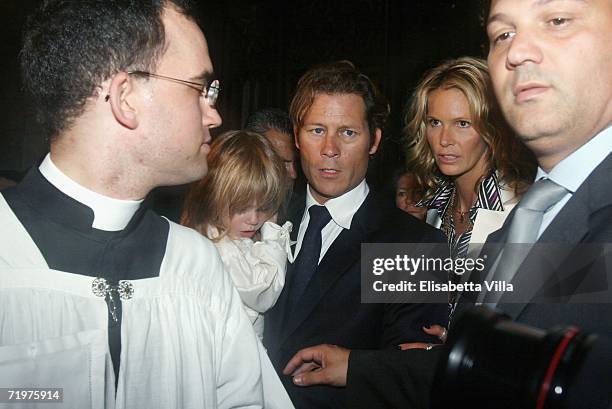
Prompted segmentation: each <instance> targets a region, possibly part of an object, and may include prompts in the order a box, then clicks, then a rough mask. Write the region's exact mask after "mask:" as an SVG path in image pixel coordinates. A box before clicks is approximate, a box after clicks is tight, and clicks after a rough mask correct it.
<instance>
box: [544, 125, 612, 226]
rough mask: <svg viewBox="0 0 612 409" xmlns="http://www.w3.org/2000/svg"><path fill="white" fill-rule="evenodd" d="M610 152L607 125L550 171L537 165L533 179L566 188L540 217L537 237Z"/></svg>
mask: <svg viewBox="0 0 612 409" xmlns="http://www.w3.org/2000/svg"><path fill="white" fill-rule="evenodd" d="M611 152H612V127H608V128H606V129H604V130H603V131H601V132H600V133H599V134H597V135H595V136H594V137H593V138H591V140H589V141H588V142H587V143H585V144H584V145H582V146H581V147H580V148H578V149H577V150H576V151H574V152H573V153H572V154H570V155H569V156H568V157H567V158H565V159H563V160H562V161H561V162H559V163H558V164H557V165H556V166H555V167H554V168H552V169H551V171H550V173H546V172H545V171H544V169H542V168H540V167H538V172H537V174H536V178H535V180H540V179H542V178H548V179H550V180H552V181H553V182H555V183H557V184H558V185H560V186H563V187H564V188H566V189H567V190H568V193H567V194H566V195H565V196H564V197H563V198H561V200H559V202H557V204H555V205H554V206H552V207H551V208H550V209H548V211H547V212H546V213H544V216H543V217H542V224H541V225H540V231H539V233H538V238H540V236H541V235H542V233H543V232H544V230H546V228H547V227H548V225H549V224H550V223H551V222H552V220H553V219H554V218H555V217H556V216H557V214H559V212H560V211H561V209H562V208H563V206H565V204H566V203H567V202H568V200H570V199H571V197H572V195H573V194H574V193H575V192H576V190H578V188H579V187H580V185H582V183H583V182H584V181H585V180H586V179H587V177H589V175H590V174H591V172H593V170H595V168H596V167H597V166H599V164H600V163H601V162H603V160H604V159H605V158H606V157H607V156H608V155H609V154H610V153H611Z"/></svg>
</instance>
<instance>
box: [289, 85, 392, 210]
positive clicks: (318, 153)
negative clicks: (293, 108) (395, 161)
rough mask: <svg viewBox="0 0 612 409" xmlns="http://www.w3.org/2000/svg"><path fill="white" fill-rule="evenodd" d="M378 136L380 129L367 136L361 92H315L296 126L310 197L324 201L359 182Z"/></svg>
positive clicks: (378, 140)
mask: <svg viewBox="0 0 612 409" xmlns="http://www.w3.org/2000/svg"><path fill="white" fill-rule="evenodd" d="M371 137H373V138H374V143H370V140H371ZM380 137H381V131H380V129H377V130H376V135H372V136H370V132H369V130H368V122H367V120H366V116H365V104H364V102H363V98H362V97H361V96H359V95H355V94H331V95H329V94H317V95H316V96H315V99H314V102H313V103H312V106H311V107H310V109H309V110H308V112H307V113H306V115H305V116H304V121H303V125H302V126H301V127H300V128H299V129H297V130H296V146H297V147H298V149H299V150H300V159H301V162H302V169H303V171H304V175H305V176H306V179H308V183H309V185H310V192H311V193H312V195H313V197H314V198H315V199H316V200H317V201H318V202H319V203H325V202H326V201H327V200H329V199H332V198H335V197H338V196H341V195H343V194H344V193H346V192H348V191H350V190H351V189H353V188H354V187H356V186H357V185H358V184H359V183H361V181H362V180H363V179H364V178H365V175H366V171H367V170H368V160H369V155H371V154H374V153H375V152H376V151H377V149H378V144H379V143H380Z"/></svg>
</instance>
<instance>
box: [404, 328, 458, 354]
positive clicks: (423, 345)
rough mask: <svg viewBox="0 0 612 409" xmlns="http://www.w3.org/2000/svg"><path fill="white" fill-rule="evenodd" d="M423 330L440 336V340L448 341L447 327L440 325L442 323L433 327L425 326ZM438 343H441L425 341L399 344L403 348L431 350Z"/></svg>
mask: <svg viewBox="0 0 612 409" xmlns="http://www.w3.org/2000/svg"><path fill="white" fill-rule="evenodd" d="M423 331H425V333H427V334H429V335H434V336H436V337H438V338H439V339H440V341H442V343H445V342H446V334H447V332H446V328H444V327H442V326H440V325H432V326H431V327H429V328H428V327H423ZM436 345H440V344H426V343H424V342H409V343H405V344H399V345H398V346H399V348H400V349H402V350H406V349H417V348H418V349H427V350H430V349H431V348H433V347H435V346H436Z"/></svg>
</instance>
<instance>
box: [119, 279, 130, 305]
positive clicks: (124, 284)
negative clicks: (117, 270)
mask: <svg viewBox="0 0 612 409" xmlns="http://www.w3.org/2000/svg"><path fill="white" fill-rule="evenodd" d="M117 291H118V292H119V298H121V299H122V300H129V299H130V298H132V297H133V296H134V286H133V285H132V283H130V282H129V281H127V280H120V281H119V287H118V288H117Z"/></svg>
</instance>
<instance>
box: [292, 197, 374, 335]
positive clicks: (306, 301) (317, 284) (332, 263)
mask: <svg viewBox="0 0 612 409" xmlns="http://www.w3.org/2000/svg"><path fill="white" fill-rule="evenodd" d="M373 204H374V200H373V198H372V193H370V194H368V197H367V198H366V200H365V201H364V203H363V204H362V205H361V207H360V208H359V210H358V211H357V213H355V216H354V217H353V221H352V223H351V228H350V229H348V230H343V231H342V233H340V235H339V236H338V237H337V238H336V239H335V240H334V242H333V243H332V245H331V247H330V248H329V249H328V250H327V252H326V253H325V256H324V257H323V259H322V260H321V262H320V263H319V266H318V267H317V271H316V273H315V274H314V276H313V277H312V279H311V280H310V282H309V283H308V285H307V286H306V289H305V291H304V294H303V295H302V298H301V299H300V301H299V306H300V308H298V309H297V310H296V311H294V315H293V316H292V317H287V318H288V319H287V321H285V322H286V323H287V324H286V326H285V328H284V329H283V330H282V335H281V338H280V341H281V344H282V343H283V342H284V341H285V340H286V339H287V337H288V336H289V335H291V334H292V333H293V332H294V331H295V330H296V329H297V328H298V327H299V326H300V325H301V324H302V323H303V322H304V321H305V320H306V319H307V318H308V316H309V315H310V314H311V313H312V311H313V310H314V309H315V308H316V307H317V305H319V301H320V300H321V298H323V297H324V296H325V294H326V293H327V292H328V291H329V290H330V288H332V286H333V285H334V283H335V282H336V281H337V280H338V279H339V278H340V277H341V276H342V275H344V274H345V273H346V272H347V271H348V270H349V269H350V268H351V267H352V266H353V265H354V264H355V263H359V259H360V256H361V243H362V242H366V241H367V238H368V237H369V235H370V233H371V232H372V231H375V230H376V229H378V228H379V225H380V223H379V220H380V218H379V216H378V215H377V213H376V211H375V210H373V209H372V207H373ZM358 280H359V279H358ZM285 302H287V301H286V300H285ZM283 310H284V314H287V311H286V308H283ZM284 314H283V315H284ZM283 318H285V317H283Z"/></svg>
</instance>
